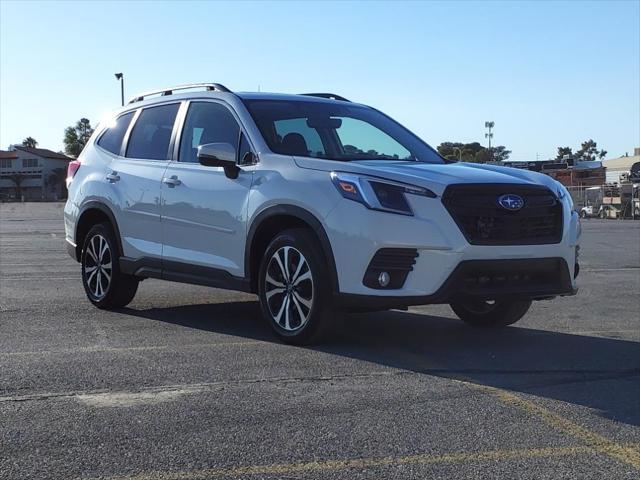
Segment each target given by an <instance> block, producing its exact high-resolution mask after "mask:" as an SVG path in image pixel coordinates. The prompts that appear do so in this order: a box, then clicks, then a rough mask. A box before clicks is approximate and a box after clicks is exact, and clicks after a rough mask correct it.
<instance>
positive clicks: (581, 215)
mask: <svg viewBox="0 0 640 480" xmlns="http://www.w3.org/2000/svg"><path fill="white" fill-rule="evenodd" d="M580 218H587V212H586V211H584V210H582V211H581V212H580Z"/></svg>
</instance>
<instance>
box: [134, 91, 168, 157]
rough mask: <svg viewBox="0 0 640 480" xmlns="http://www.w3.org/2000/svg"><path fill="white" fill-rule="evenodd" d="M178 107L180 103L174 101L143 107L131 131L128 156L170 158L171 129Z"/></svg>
mask: <svg viewBox="0 0 640 480" xmlns="http://www.w3.org/2000/svg"><path fill="white" fill-rule="evenodd" d="M178 107H179V104H178V103H172V104H170V105H161V106H159V107H149V108H145V109H143V110H142V112H141V113H140V116H139V117H138V120H136V123H135V125H134V126H133V130H132V131H131V136H130V137H129V145H128V146H127V154H126V156H127V157H128V158H145V159H150V160H168V159H169V142H170V141H171V131H172V130H173V122H174V121H175V119H176V114H177V113H178Z"/></svg>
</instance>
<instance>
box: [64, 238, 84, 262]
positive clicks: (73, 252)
mask: <svg viewBox="0 0 640 480" xmlns="http://www.w3.org/2000/svg"><path fill="white" fill-rule="evenodd" d="M64 243H65V245H66V247H67V253H68V254H69V256H70V257H71V258H73V259H74V260H75V261H76V262H79V261H80V259H79V258H78V247H77V246H76V245H73V244H72V243H71V242H69V241H68V240H65V241H64Z"/></svg>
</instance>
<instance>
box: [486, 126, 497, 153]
mask: <svg viewBox="0 0 640 480" xmlns="http://www.w3.org/2000/svg"><path fill="white" fill-rule="evenodd" d="M495 124H496V122H484V127H485V128H486V129H487V130H488V131H487V133H485V134H484V138H488V139H489V160H493V152H492V151H491V139H492V138H493V133H492V132H491V129H492V128H493V127H494V126H495Z"/></svg>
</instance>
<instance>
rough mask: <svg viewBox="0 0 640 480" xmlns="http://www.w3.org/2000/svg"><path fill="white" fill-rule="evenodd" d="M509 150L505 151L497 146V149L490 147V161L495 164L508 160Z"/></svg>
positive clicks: (503, 147)
mask: <svg viewBox="0 0 640 480" xmlns="http://www.w3.org/2000/svg"><path fill="white" fill-rule="evenodd" d="M509 155H511V150H507V149H506V147H505V146H504V145H498V146H497V147H491V155H490V157H491V159H492V160H494V161H496V162H504V161H505V160H508V159H509Z"/></svg>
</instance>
